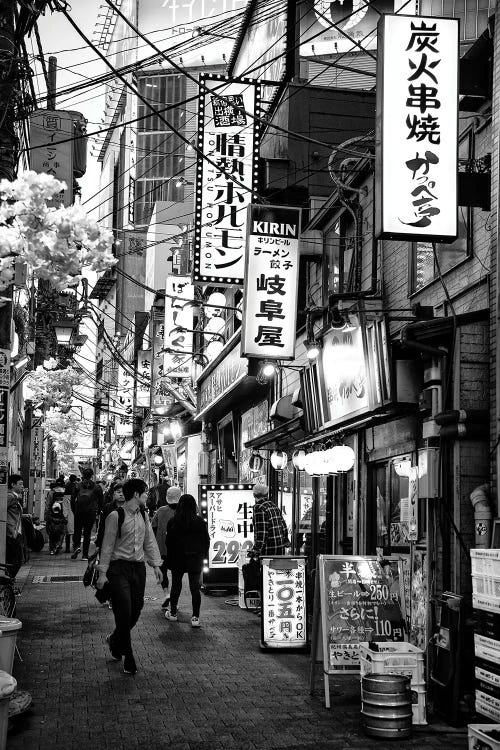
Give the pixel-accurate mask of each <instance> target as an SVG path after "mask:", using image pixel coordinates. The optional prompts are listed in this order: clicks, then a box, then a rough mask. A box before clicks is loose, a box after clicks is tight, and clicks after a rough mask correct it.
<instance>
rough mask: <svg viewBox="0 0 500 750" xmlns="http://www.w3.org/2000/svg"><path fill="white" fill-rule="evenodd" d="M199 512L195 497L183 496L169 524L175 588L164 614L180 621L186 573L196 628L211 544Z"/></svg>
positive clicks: (169, 560)
mask: <svg viewBox="0 0 500 750" xmlns="http://www.w3.org/2000/svg"><path fill="white" fill-rule="evenodd" d="M196 511H197V508H196V500H195V499H194V497H193V496H192V495H181V497H180V498H179V504H178V505H177V510H176V511H175V516H174V517H173V518H171V519H170V521H169V522H168V525H167V568H169V569H170V570H171V571H172V588H171V590H170V609H168V610H167V611H166V612H165V617H166V619H167V620H170V621H171V622H177V602H178V601H179V596H180V593H181V591H182V577H183V575H184V573H187V574H188V578H189V589H190V591H191V601H192V605H193V616H192V617H191V626H192V627H193V628H199V627H200V606H201V594H200V583H201V571H202V569H203V560H204V559H206V558H207V557H208V549H209V547H210V537H209V535H208V529H207V525H206V523H205V521H204V520H203V519H202V518H201V517H200V516H199V515H198V514H197V512H196Z"/></svg>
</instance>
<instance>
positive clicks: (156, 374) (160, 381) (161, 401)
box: [151, 319, 174, 415]
mask: <svg viewBox="0 0 500 750" xmlns="http://www.w3.org/2000/svg"><path fill="white" fill-rule="evenodd" d="M164 338H165V322H164V319H163V321H160V320H159V319H156V320H154V321H153V352H152V357H153V360H152V363H151V369H152V379H151V414H157V415H158V414H166V413H167V411H168V409H169V408H170V407H171V406H172V404H173V401H174V400H173V398H172V396H171V394H170V393H169V391H168V390H167V389H166V387H165V374H164V369H163V353H162V352H161V351H160V350H161V349H163V341H164Z"/></svg>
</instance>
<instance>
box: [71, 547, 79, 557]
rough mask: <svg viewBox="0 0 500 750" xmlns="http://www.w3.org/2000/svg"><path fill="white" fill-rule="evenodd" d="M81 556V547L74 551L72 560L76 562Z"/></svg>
mask: <svg viewBox="0 0 500 750" xmlns="http://www.w3.org/2000/svg"><path fill="white" fill-rule="evenodd" d="M79 554H80V547H77V548H76V549H75V550H74V551H73V554H72V555H71V559H72V560H76V558H77V557H78V555H79Z"/></svg>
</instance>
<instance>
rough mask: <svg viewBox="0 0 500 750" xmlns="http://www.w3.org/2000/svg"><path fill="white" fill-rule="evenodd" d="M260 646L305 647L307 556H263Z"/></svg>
mask: <svg viewBox="0 0 500 750" xmlns="http://www.w3.org/2000/svg"><path fill="white" fill-rule="evenodd" d="M261 602H262V617H261V646H262V647H266V648H306V647H307V645H308V644H307V611H306V558H305V557H302V556H301V557H289V556H281V555H280V556H277V557H263V558H262V599H261Z"/></svg>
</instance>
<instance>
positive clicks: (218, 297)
mask: <svg viewBox="0 0 500 750" xmlns="http://www.w3.org/2000/svg"><path fill="white" fill-rule="evenodd" d="M207 302H208V304H209V305H217V307H208V306H205V307H204V310H205V315H206V317H207V318H213V317H219V318H220V316H221V315H223V314H224V310H223V309H221V308H224V307H225V306H226V297H225V295H224V294H222V292H212V294H211V295H210V296H209V298H208V299H207Z"/></svg>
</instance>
